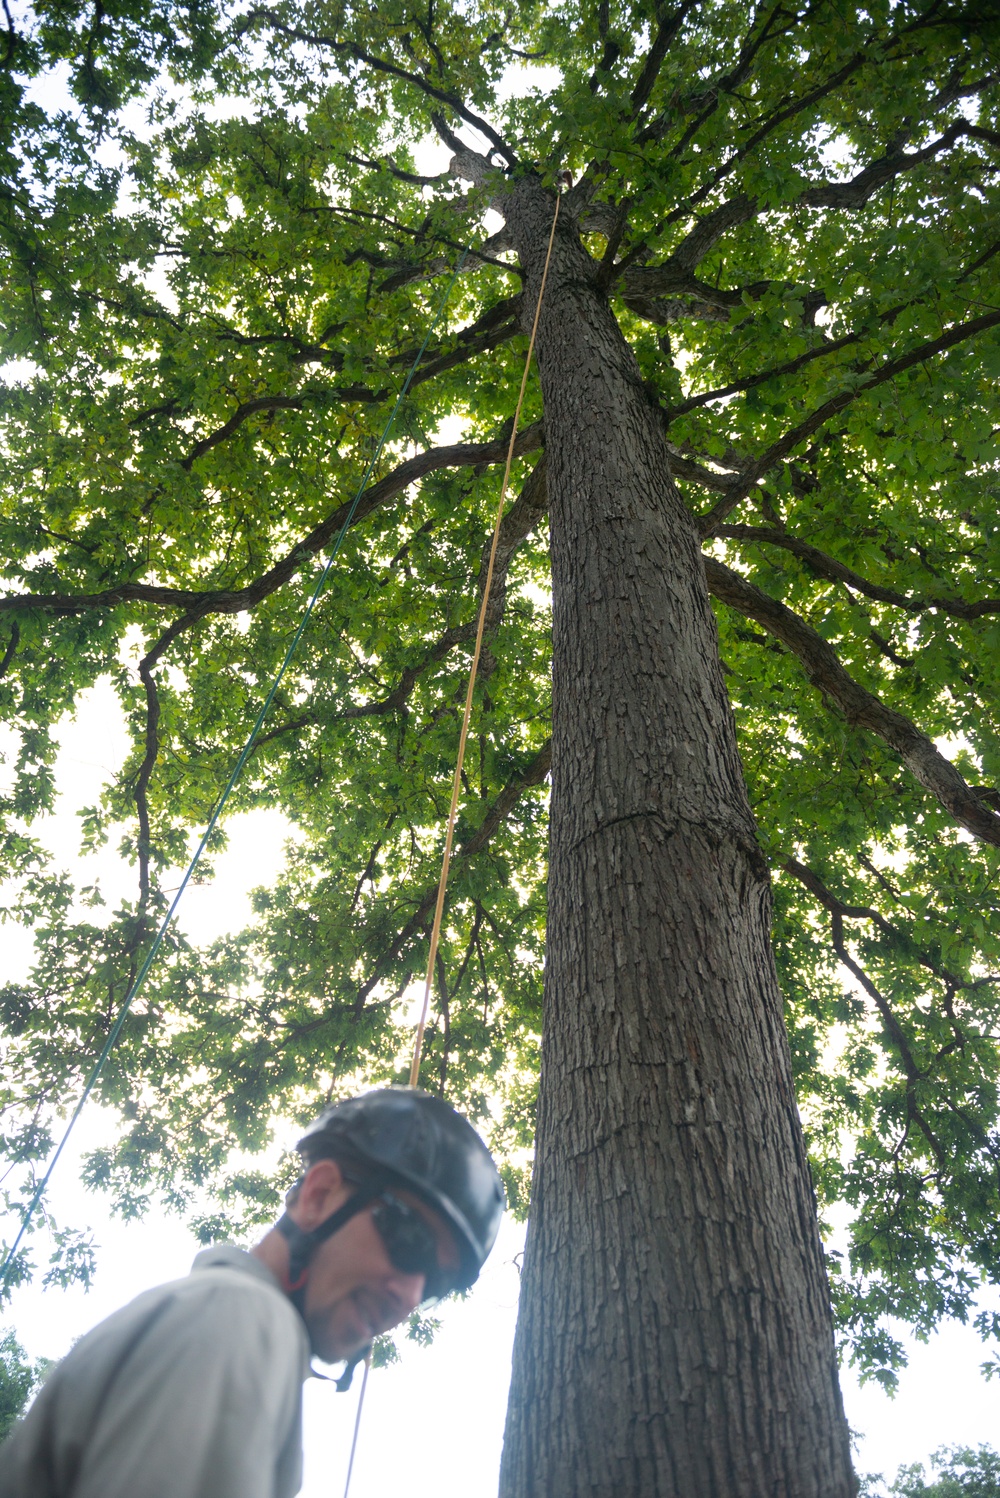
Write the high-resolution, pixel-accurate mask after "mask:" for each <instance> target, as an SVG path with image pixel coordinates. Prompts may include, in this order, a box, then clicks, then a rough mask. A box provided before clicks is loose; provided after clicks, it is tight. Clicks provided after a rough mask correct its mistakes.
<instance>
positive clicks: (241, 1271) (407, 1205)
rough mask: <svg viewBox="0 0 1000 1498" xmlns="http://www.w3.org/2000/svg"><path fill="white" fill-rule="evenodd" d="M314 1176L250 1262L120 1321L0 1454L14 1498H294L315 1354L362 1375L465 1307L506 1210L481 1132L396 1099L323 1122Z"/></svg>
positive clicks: (39, 1403) (203, 1259)
mask: <svg viewBox="0 0 1000 1498" xmlns="http://www.w3.org/2000/svg"><path fill="white" fill-rule="evenodd" d="M298 1147H299V1151H300V1153H301V1154H302V1156H303V1163H304V1167H305V1170H304V1174H303V1175H302V1177H301V1179H300V1180H299V1181H298V1183H297V1184H296V1186H294V1187H293V1189H292V1190H291V1191H290V1192H289V1194H288V1197H287V1199H286V1204H287V1210H286V1212H285V1214H284V1216H283V1217H282V1218H281V1220H280V1221H279V1222H278V1223H277V1224H276V1226H275V1227H274V1228H272V1229H271V1231H270V1232H269V1233H268V1234H267V1235H266V1236H265V1237H264V1238H263V1239H262V1241H261V1242H260V1243H259V1244H257V1246H256V1247H255V1248H254V1249H252V1250H251V1251H250V1253H244V1252H243V1250H242V1249H238V1248H234V1247H232V1246H231V1245H221V1246H219V1247H216V1248H209V1249H206V1250H205V1251H204V1252H203V1253H200V1254H199V1255H198V1257H197V1258H196V1259H195V1261H194V1267H193V1269H192V1272H191V1274H190V1275H189V1276H188V1278H187V1279H183V1280H177V1281H174V1282H173V1283H172V1284H169V1285H161V1286H159V1287H158V1288H157V1289H155V1290H149V1291H147V1292H146V1293H145V1294H143V1295H140V1296H139V1297H138V1298H137V1299H136V1300H134V1301H132V1303H131V1304H130V1305H127V1306H125V1307H123V1308H122V1309H121V1310H120V1311H116V1312H115V1313H114V1315H112V1316H109V1317H108V1319H107V1320H106V1321H103V1322H102V1323H101V1324H100V1325H99V1326H97V1327H95V1328H94V1330H93V1331H92V1332H90V1333H88V1335H87V1336H86V1337H84V1338H82V1339H81V1341H80V1342H78V1343H77V1344H76V1346H75V1347H74V1348H73V1350H72V1351H71V1352H70V1353H69V1355H68V1357H66V1358H65V1359H64V1361H63V1362H62V1363H61V1364H60V1365H59V1367H58V1368H57V1369H56V1370H55V1371H54V1372H53V1373H52V1374H51V1375H50V1377H49V1378H48V1380H47V1381H46V1383H45V1385H44V1386H43V1388H42V1390H41V1392H40V1394H39V1395H38V1397H37V1399H36V1400H35V1402H34V1404H33V1405H32V1407H31V1409H30V1410H29V1411H28V1414H27V1416H26V1417H25V1419H24V1421H23V1422H22V1423H21V1425H20V1426H18V1427H16V1428H15V1431H14V1433H13V1434H12V1436H11V1437H10V1439H9V1440H8V1442H7V1443H6V1445H4V1446H3V1447H2V1448H0V1498H291V1495H292V1494H294V1493H296V1492H297V1491H298V1489H299V1486H300V1484H301V1479H302V1452H301V1392H302V1387H301V1386H302V1381H303V1379H304V1378H305V1377H306V1376H307V1375H308V1373H309V1355H310V1352H312V1353H315V1354H316V1355H317V1356H318V1357H320V1358H322V1359H323V1361H324V1362H328V1363H332V1362H337V1361H338V1360H344V1361H346V1362H347V1363H348V1364H349V1365H350V1364H352V1363H353V1362H356V1361H357V1360H358V1359H359V1358H360V1357H362V1356H364V1354H365V1352H366V1351H367V1349H368V1347H369V1346H370V1344H371V1341H372V1339H373V1337H375V1336H377V1335H378V1334H379V1333H380V1332H384V1331H388V1330H389V1328H390V1327H393V1326H396V1325H398V1324H399V1322H401V1321H403V1320H405V1318H406V1317H407V1316H408V1315H409V1314H410V1312H411V1311H413V1310H415V1309H416V1307H417V1306H418V1305H420V1304H421V1303H422V1302H423V1301H425V1300H431V1299H437V1298H439V1297H440V1296H442V1295H447V1294H448V1293H449V1291H451V1290H458V1289H466V1288H467V1287H468V1286H469V1285H471V1284H472V1283H473V1281H474V1280H475V1279H476V1277H477V1275H478V1274H479V1270H480V1268H481V1267H482V1264H483V1262H484V1261H485V1259H486V1256H487V1254H488V1253H489V1251H490V1249H491V1248H492V1246H493V1242H494V1239H495V1238H496V1234H497V1230H498V1228H499V1225H500V1217H501V1215H502V1212H503V1188H502V1186H501V1184H500V1178H499V1176H498V1174H497V1170H496V1166H495V1165H494V1163H493V1160H492V1157H491V1156H490V1153H489V1151H488V1150H487V1148H486V1146H485V1145H484V1144H483V1142H482V1140H481V1139H480V1138H479V1136H478V1135H477V1134H476V1132H475V1130H474V1129H473V1128H472V1126H471V1125H470V1124H469V1123H468V1122H467V1121H466V1120H465V1119H464V1118H462V1117H460V1115H459V1114H457V1113H456V1112H455V1111H454V1110H453V1109H452V1108H450V1107H449V1106H448V1104H447V1103H444V1102H442V1101H441V1100H440V1099H439V1098H435V1097H431V1096H430V1095H429V1094H427V1093H425V1092H418V1091H415V1090H411V1089H408V1088H386V1089H384V1090H382V1091H377V1092H370V1093H366V1094H364V1095H363V1096H361V1097H357V1098H352V1099H350V1100H349V1101H348V1102H345V1103H340V1104H338V1105H337V1106H335V1107H333V1108H330V1109H328V1110H327V1112H325V1113H324V1114H323V1115H322V1116H321V1117H320V1118H319V1119H318V1120H317V1121H316V1123H314V1124H313V1125H312V1127H311V1128H310V1129H309V1131H308V1132H307V1134H306V1135H305V1137H304V1138H303V1139H302V1140H300V1142H299V1146H298Z"/></svg>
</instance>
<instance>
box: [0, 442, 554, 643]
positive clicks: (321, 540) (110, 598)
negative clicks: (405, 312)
mask: <svg viewBox="0 0 1000 1498" xmlns="http://www.w3.org/2000/svg"><path fill="white" fill-rule="evenodd" d="M541 445H542V423H541V422H540V421H539V422H535V423H533V425H531V426H529V427H525V429H524V431H523V432H521V433H520V435H519V436H518V439H517V444H516V447H515V456H517V457H524V456H525V454H527V453H531V452H536V451H537V450H538V449H539V448H540V447H541ZM506 456H507V443H506V442H505V441H503V440H502V439H501V440H497V441H495V442H460V443H456V444H455V445H454V446H452V447H432V448H430V449H429V450H428V451H427V452H423V453H419V454H418V455H417V456H416V457H415V458H409V459H407V461H406V462H405V463H400V465H399V466H398V468H395V469H394V470H393V471H392V473H390V474H387V475H386V477H385V478H384V479H380V480H379V482H378V483H377V484H372V485H371V487H370V488H369V489H366V490H365V492H364V494H363V495H362V496H361V500H360V503H359V504H358V507H357V510H356V511H355V514H354V522H353V523H354V524H358V523H359V522H360V521H362V520H366V519H367V518H368V516H369V515H371V514H373V513H374V511H376V510H378V509H381V508H382V506H383V505H385V504H387V503H388V502H389V500H391V499H394V498H395V496H396V495H397V494H400V493H401V492H402V491H403V490H404V489H406V488H408V487H409V485H410V484H413V483H416V482H417V480H418V479H421V478H425V477H426V476H427V474H429V473H435V472H437V471H438V470H439V469H441V468H462V467H475V466H477V465H479V464H489V463H502V462H503V461H504V459H505V458H506ZM349 510H350V503H349V502H345V503H344V504H342V505H340V506H338V508H337V509H336V510H334V511H333V513H332V514H330V515H328V516H327V518H326V519H325V520H323V521H322V522H321V523H320V524H319V525H317V526H316V527H315V528H314V529H313V530H312V531H310V532H309V534H308V535H307V536H305V537H303V539H302V540H301V541H299V542H298V544H297V545H296V546H294V547H293V548H292V550H291V551H290V552H288V553H287V555H286V556H285V557H283V558H282V560H281V561H280V562H277V563H276V564H275V565H274V566H273V567H271V568H270V569H269V570H268V571H267V572H265V573H264V574H263V575H262V576H261V577H259V578H257V579H256V580H255V581H254V582H252V583H248V584H247V586H246V587H244V588H235V589H228V588H208V589H204V590H192V589H187V588H166V587H160V586H158V585H156V584H151V583H120V584H119V585H118V586H117V587H113V588H105V589H103V590H102V591H101V592H98V593H76V594H74V593H14V594H8V595H6V596H5V597H0V614H4V613H8V614H9V613H26V612H28V611H30V610H32V609H41V610H43V611H45V612H46V613H50V614H56V615H60V616H66V615H72V614H81V613H85V612H87V611H88V610H90V609H100V608H110V607H113V606H114V605H115V604H119V603H127V602H139V603H151V604H157V605H159V606H161V607H166V608H184V609H189V610H191V611H192V617H197V618H203V617H204V616H205V615H206V614H239V613H242V612H243V611H244V610H245V609H252V608H254V607H255V606H256V605H257V604H258V603H260V602H261V600H262V599H264V598H267V597H268V595H269V594H271V593H273V592H275V591H276V590H277V589H278V588H280V587H282V586H283V585H284V584H285V583H286V582H288V581H289V579H290V578H292V577H294V575H295V574H296V572H298V571H299V569H300V568H301V567H302V565H303V563H304V562H305V561H306V560H307V559H308V558H309V557H311V556H315V555H316V554H317V552H320V551H322V550H323V549H324V547H326V545H327V544H328V543H329V542H330V541H331V540H332V539H333V537H334V536H335V535H336V534H337V532H338V531H339V530H340V527H341V526H342V525H343V523H344V521H345V520H346V518H347V515H348V512H349Z"/></svg>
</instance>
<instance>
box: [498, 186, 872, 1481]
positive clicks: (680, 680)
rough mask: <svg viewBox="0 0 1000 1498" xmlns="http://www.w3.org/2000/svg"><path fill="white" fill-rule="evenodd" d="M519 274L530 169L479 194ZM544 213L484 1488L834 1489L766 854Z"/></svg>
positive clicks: (601, 345) (527, 257)
mask: <svg viewBox="0 0 1000 1498" xmlns="http://www.w3.org/2000/svg"><path fill="white" fill-rule="evenodd" d="M504 208H505V211H506V215H507V223H508V229H509V230H510V231H511V233H512V235H513V239H514V242H515V244H516V246H517V249H518V252H519V255H520V259H521V264H522V268H523V269H524V271H525V275H526V288H527V295H526V301H527V302H528V303H529V305H530V306H531V307H533V306H534V300H535V297H536V296H537V291H538V285H539V280H540V275H541V264H542V259H543V257H544V250H545V244H546V240H547V236H548V228H549V223H550V221H551V214H552V208H553V200H552V198H551V196H550V195H549V194H547V193H545V192H543V191H542V190H541V189H540V188H539V187H538V185H537V184H535V183H522V184H521V185H519V186H518V187H516V188H515V189H514V190H513V192H512V195H511V197H510V198H509V200H507V201H506V202H505V204H504ZM595 272H596V266H595V263H594V262H593V260H592V259H591V258H590V257H589V256H588V255H587V253H586V251H585V250H584V248H583V246H582V244H581V243H580V240H579V236H578V232H577V230H576V228H575V226H574V225H573V224H572V222H571V221H570V220H569V217H568V215H567V217H566V220H565V221H564V223H563V225H562V226H561V229H560V233H559V235H558V238H557V245H556V250H555V254H554V259H553V265H552V269H551V271H550V274H549V284H548V289H547V291H546V299H545V304H544V308H543V312H542V318H541V324H540V327H539V334H538V344H537V350H538V364H539V370H540V373H541V381H542V391H543V396H544V403H545V431H546V452H547V461H548V484H549V501H550V516H551V537H552V589H553V633H554V647H553V752H552V810H551V830H550V853H551V867H550V875H549V925H548V947H547V950H548V959H547V969H546V980H545V1031H544V1039H543V1046H542V1074H541V1095H540V1101H539V1118H538V1134H537V1159H536V1166H535V1176H534V1186H533V1195H532V1205H531V1218H530V1224H529V1230H528V1246H527V1252H526V1256H525V1265H524V1274H523V1278H522V1285H521V1303H520V1316H519V1320H518V1327H517V1337H516V1341H515V1346H514V1368H513V1379H512V1384H511V1393H510V1404H509V1408H508V1414H507V1429H506V1437H505V1444H504V1454H503V1464H502V1469H501V1479H500V1493H501V1498H631V1495H636V1498H638V1495H641V1498H848V1495H850V1494H853V1493H854V1491H855V1485H854V1479H853V1476H852V1472H851V1462H850V1456H849V1450H848V1438H847V1427H846V1424H845V1420H844V1414H843V1408H842V1404H841V1399H840V1389H839V1385H838V1382H837V1375H836V1366H835V1359H834V1348H833V1334H832V1324H831V1316H830V1303H829V1291H828V1286H827V1281H826V1274H825V1269H824V1265H823V1259H822V1254H821V1249H820V1242H819V1235H818V1231H817V1224H816V1212H815V1203H814V1200H813V1195H812V1189H811V1185H810V1180H809V1173H808V1166H807V1163H806V1159H805V1153H804V1149H803V1144H802V1136H801V1129H800V1125H799V1119H798V1113H797V1109H796V1105H795V1099H794V1095H793V1091H792V1082H791V1069H790V1061H789V1053H788V1045H787V1041H786V1037H785V1031H784V1024H783V1020H782V1007H781V996H780V993H779V990H778V986H777V980H776V976H775V972H774V966H773V962H772V957H771V949H770V941H769V934H770V920H769V917H770V897H769V885H768V873H767V868H766V865H765V863H764V860H763V857H762V855H761V852H760V850H759V847H758V845H757V841H756V836H755V830H754V823H753V817H752V813H751V811H750V806H749V802H748V799H747V794H746V789H745V786H744V783H743V776H742V770H741V767H740V762H739V756H738V753H737V748H736V739H735V731H734V724H733V719H732V713H731V711H730V707H729V703H728V699H727V696H726V690H725V685H724V681H723V676H722V669H721V665H720V661H719V654H718V643H717V637H716V631H715V622H714V619H713V617H712V613H711V609H710V606H709V601H708V594H707V591H706V588H705V582H704V577H703V573H702V567H701V562H700V557H699V546H698V541H697V537H696V533H695V528H694V525H693V522H692V519H691V516H690V514H689V512H688V511H687V510H686V508H685V506H684V505H683V503H682V501H681V499H680V497H679V495H678V493H677V490H676V489H675V487H674V485H673V483H672V481H671V478H670V473H669V469H668V463H667V453H666V448H665V445H664V441H663V434H662V428H661V426H660V424H659V422H658V420H657V418H656V415H655V413H654V412H653V410H652V409H651V407H650V405H649V403H648V401H647V399H646V397H645V394H644V392H643V389H642V384H641V379H640V375H639V370H638V368H637V365H636V363H635V360H634V358H633V356H632V353H631V351H630V349H629V348H628V346H627V344H626V343H625V340H624V339H623V337H622V335H621V333H620V331H619V328H618V325H617V323H616V322H615V319H614V317H613V315H612V313H611V310H610V307H609V305H608V301H607V298H606V296H605V295H604V293H603V292H602V291H601V290H600V288H599V286H598V284H597V279H596V274H595Z"/></svg>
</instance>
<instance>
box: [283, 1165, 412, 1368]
mask: <svg viewBox="0 0 1000 1498" xmlns="http://www.w3.org/2000/svg"><path fill="white" fill-rule="evenodd" d="M384 1190H385V1182H384V1181H380V1182H378V1183H377V1184H376V1183H374V1182H371V1181H368V1182H366V1183H365V1184H364V1185H363V1186H360V1187H359V1188H358V1190H357V1191H355V1193H354V1195H353V1196H352V1197H351V1198H350V1199H349V1200H348V1201H346V1202H345V1203H344V1205H343V1206H342V1207H338V1208H337V1210H336V1212H331V1214H330V1216H329V1217H327V1218H324V1220H323V1221H322V1222H321V1223H320V1224H319V1226H318V1227H315V1228H311V1229H306V1228H301V1227H299V1224H298V1223H297V1222H296V1221H295V1219H294V1218H293V1217H291V1216H289V1214H288V1213H287V1212H285V1213H284V1214H283V1215H282V1216H281V1217H279V1219H278V1221H277V1222H276V1223H275V1227H276V1229H277V1231H278V1232H279V1233H280V1234H281V1236H282V1237H283V1238H284V1240H285V1242H286V1243H287V1244H288V1276H287V1283H286V1285H285V1293H286V1294H287V1296H288V1298H289V1300H290V1301H291V1302H292V1305H293V1306H294V1307H295V1309H296V1310H297V1311H298V1313H299V1315H300V1316H301V1317H302V1319H303V1320H305V1296H306V1283H307V1281H308V1279H309V1263H310V1260H311V1259H312V1257H313V1255H314V1254H315V1253H316V1251H317V1249H319V1248H321V1247H322V1245H323V1244H324V1243H325V1242H326V1240H327V1239H328V1238H332V1237H333V1235H334V1233H337V1232H339V1231H340V1229H341V1228H342V1227H345V1226H346V1224H347V1223H349V1222H350V1220H351V1218H352V1217H357V1215H358V1213H359V1212H363V1211H364V1210H365V1208H366V1207H367V1206H368V1204H369V1203H370V1202H373V1201H374V1200H375V1198H376V1197H377V1196H381V1194H382V1192H383V1191H384ZM370 1350H371V1348H370V1345H369V1346H368V1347H363V1348H362V1349H361V1351H360V1352H358V1353H355V1354H354V1356H352V1357H351V1358H349V1359H348V1361H347V1366H346V1368H345V1369H344V1371H343V1373H342V1374H341V1376H340V1377H339V1378H338V1379H337V1380H336V1389H337V1393H338V1394H343V1393H346V1391H347V1390H348V1389H349V1388H350V1387H351V1379H352V1378H353V1376H354V1370H355V1368H356V1367H357V1365H358V1364H359V1363H360V1362H361V1361H362V1360H363V1359H364V1358H365V1357H367V1355H368V1353H369V1352H370Z"/></svg>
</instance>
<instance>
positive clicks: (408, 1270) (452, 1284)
mask: <svg viewBox="0 0 1000 1498" xmlns="http://www.w3.org/2000/svg"><path fill="white" fill-rule="evenodd" d="M371 1213H372V1222H373V1223H374V1224H375V1230H376V1232H377V1233H378V1235H379V1237H380V1238H381V1240H382V1246H383V1248H384V1249H385V1251H386V1253H387V1254H388V1255H389V1259H390V1261H391V1263H392V1265H393V1267H394V1268H395V1269H398V1270H399V1271H400V1273H401V1274H422V1275H423V1277H424V1294H423V1299H424V1300H441V1299H442V1298H443V1297H444V1296H445V1295H448V1294H449V1293H450V1291H452V1290H454V1289H455V1288H456V1286H457V1278H458V1271H457V1270H448V1269H442V1268H441V1266H440V1265H439V1263H438V1245H437V1239H436V1237H435V1236H434V1231H433V1229H432V1228H431V1227H430V1225H429V1224H428V1223H426V1222H425V1221H424V1219H423V1218H422V1217H421V1215H420V1213H419V1212H416V1211H414V1209H413V1208H412V1207H409V1206H407V1204H406V1202H402V1201H400V1200H399V1198H398V1197H397V1196H393V1195H392V1194H391V1192H388V1191H387V1192H384V1193H383V1194H382V1195H381V1196H379V1197H376V1199H375V1201H374V1202H373V1203H372V1209H371Z"/></svg>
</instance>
